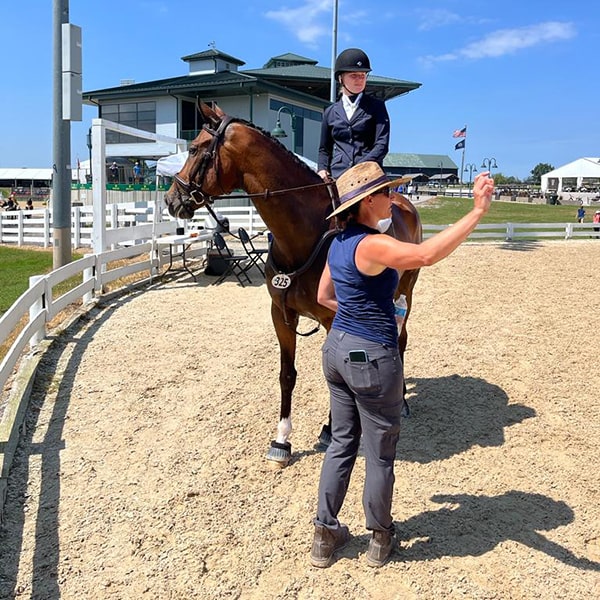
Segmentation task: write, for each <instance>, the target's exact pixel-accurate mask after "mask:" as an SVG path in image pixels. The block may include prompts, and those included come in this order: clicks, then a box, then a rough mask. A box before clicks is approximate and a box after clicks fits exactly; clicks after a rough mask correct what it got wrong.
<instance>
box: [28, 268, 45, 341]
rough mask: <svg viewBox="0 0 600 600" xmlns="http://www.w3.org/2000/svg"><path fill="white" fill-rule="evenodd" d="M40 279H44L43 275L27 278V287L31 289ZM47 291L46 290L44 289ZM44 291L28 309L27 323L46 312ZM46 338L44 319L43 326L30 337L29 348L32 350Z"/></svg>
mask: <svg viewBox="0 0 600 600" xmlns="http://www.w3.org/2000/svg"><path fill="white" fill-rule="evenodd" d="M40 279H44V275H34V276H33V277H30V278H29V287H32V286H33V285H34V284H35V283H37V282H38V281H39V280H40ZM46 289H47V288H46ZM46 289H44V293H43V294H41V295H40V296H39V298H38V299H37V300H36V301H35V302H34V303H33V304H32V305H31V307H30V308H29V321H30V322H31V321H33V320H34V319H35V318H36V317H37V316H38V315H39V314H40V313H41V312H43V311H44V310H46ZM45 337H46V320H45V319H44V324H43V325H42V326H41V327H40V329H38V330H37V331H36V332H35V333H34V334H33V335H32V336H31V340H30V341H29V347H30V348H33V347H34V346H36V345H37V344H39V343H40V342H41V341H42V340H43V339H44V338H45Z"/></svg>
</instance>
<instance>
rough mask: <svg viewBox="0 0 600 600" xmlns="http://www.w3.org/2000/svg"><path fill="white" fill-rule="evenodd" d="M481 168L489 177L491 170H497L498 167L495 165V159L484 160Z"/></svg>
mask: <svg viewBox="0 0 600 600" xmlns="http://www.w3.org/2000/svg"><path fill="white" fill-rule="evenodd" d="M481 168H482V169H483V170H484V171H489V172H490V175H491V174H492V169H497V168H498V165H497V164H496V159H495V158H484V159H483V162H482V163H481Z"/></svg>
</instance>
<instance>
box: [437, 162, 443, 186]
mask: <svg viewBox="0 0 600 600" xmlns="http://www.w3.org/2000/svg"><path fill="white" fill-rule="evenodd" d="M438 167H439V168H440V194H441V193H442V181H443V177H444V162H443V161H441V160H440V162H439V163H438Z"/></svg>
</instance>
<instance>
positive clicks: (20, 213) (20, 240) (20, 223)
mask: <svg viewBox="0 0 600 600" xmlns="http://www.w3.org/2000/svg"><path fill="white" fill-rule="evenodd" d="M16 215H17V246H23V245H24V241H23V211H22V210H17V211H16Z"/></svg>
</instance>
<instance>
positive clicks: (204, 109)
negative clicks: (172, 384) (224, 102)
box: [197, 100, 225, 127]
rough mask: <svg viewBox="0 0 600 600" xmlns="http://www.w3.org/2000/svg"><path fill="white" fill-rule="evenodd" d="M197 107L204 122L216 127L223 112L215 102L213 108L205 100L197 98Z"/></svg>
mask: <svg viewBox="0 0 600 600" xmlns="http://www.w3.org/2000/svg"><path fill="white" fill-rule="evenodd" d="M197 108H198V112H199V113H200V115H201V116H202V120H203V121H204V122H205V123H209V124H211V125H212V126H213V127H217V126H218V124H219V122H220V121H221V119H222V118H223V117H224V116H225V113H224V112H223V111H222V110H221V109H220V108H219V107H218V106H217V105H216V104H215V105H214V108H211V107H210V106H209V105H208V104H206V103H205V102H202V101H201V100H198V101H197Z"/></svg>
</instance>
